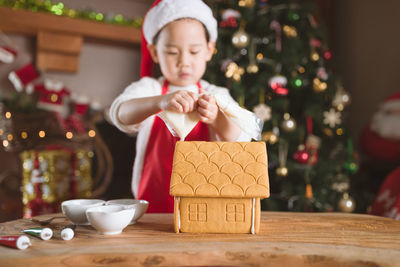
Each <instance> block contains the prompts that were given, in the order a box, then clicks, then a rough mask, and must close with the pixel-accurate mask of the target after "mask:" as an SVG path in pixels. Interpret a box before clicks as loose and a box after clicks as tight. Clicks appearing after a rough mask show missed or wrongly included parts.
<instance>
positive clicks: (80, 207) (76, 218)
mask: <svg viewBox="0 0 400 267" xmlns="http://www.w3.org/2000/svg"><path fill="white" fill-rule="evenodd" d="M104 203H105V201H104V200H101V199H72V200H66V201H63V202H62V203H61V210H62V213H63V214H64V215H65V216H66V217H67V218H68V219H70V220H71V221H72V222H73V223H74V224H78V225H88V224H89V222H88V220H87V217H86V210H87V209H88V208H92V207H97V206H102V205H104Z"/></svg>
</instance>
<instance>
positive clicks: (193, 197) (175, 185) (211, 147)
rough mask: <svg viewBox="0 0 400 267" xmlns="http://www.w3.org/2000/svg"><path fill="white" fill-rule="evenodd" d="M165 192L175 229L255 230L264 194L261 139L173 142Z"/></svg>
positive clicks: (265, 182)
mask: <svg viewBox="0 0 400 267" xmlns="http://www.w3.org/2000/svg"><path fill="white" fill-rule="evenodd" d="M170 194H171V195H172V196H174V199H175V202H174V223H175V232H176V233H179V232H194V233H253V234H254V233H257V232H259V229H260V213H261V207H260V199H263V198H266V197H269V180H268V162H267V152H266V146H265V143H264V142H201V141H198V142H197V141H195V142H186V141H180V142H177V143H176V146H175V154H174V160H173V167H172V174H171V187H170Z"/></svg>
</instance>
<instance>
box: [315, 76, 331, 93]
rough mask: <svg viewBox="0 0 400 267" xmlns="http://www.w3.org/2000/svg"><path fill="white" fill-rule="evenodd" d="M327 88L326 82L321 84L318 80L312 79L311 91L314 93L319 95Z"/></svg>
mask: <svg viewBox="0 0 400 267" xmlns="http://www.w3.org/2000/svg"><path fill="white" fill-rule="evenodd" d="M327 88H328V85H327V83H326V82H321V80H320V79H318V78H314V80H313V89H314V91H315V92H316V93H320V92H323V91H325V90H326V89H327Z"/></svg>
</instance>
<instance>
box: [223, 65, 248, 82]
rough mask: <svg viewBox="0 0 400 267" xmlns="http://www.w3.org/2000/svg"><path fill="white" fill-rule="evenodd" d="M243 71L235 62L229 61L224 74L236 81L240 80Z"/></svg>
mask: <svg viewBox="0 0 400 267" xmlns="http://www.w3.org/2000/svg"><path fill="white" fill-rule="evenodd" d="M243 73H244V68H242V67H239V66H238V65H237V64H236V63H235V62H233V61H232V62H231V63H229V65H228V67H227V68H226V72H225V76H226V77H227V78H233V80H235V81H236V82H238V81H240V80H241V78H242V75H243Z"/></svg>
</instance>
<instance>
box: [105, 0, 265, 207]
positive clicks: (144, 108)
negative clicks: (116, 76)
mask: <svg viewBox="0 0 400 267" xmlns="http://www.w3.org/2000/svg"><path fill="white" fill-rule="evenodd" d="M143 35H144V43H143V44H142V50H144V51H142V56H143V57H142V66H141V67H142V78H141V79H140V80H139V81H137V82H134V83H132V84H131V85H129V86H128V87H127V88H126V89H125V91H124V92H123V93H122V94H121V95H120V96H118V97H117V98H116V99H115V100H114V102H113V103H112V105H111V107H110V117H111V120H112V121H113V123H114V124H115V125H116V126H117V127H118V128H119V129H120V130H122V131H124V132H127V133H136V132H138V136H137V141H136V158H135V163H134V167H133V177H132V190H133V194H134V195H135V197H136V198H137V199H145V200H147V201H149V208H148V212H173V208H174V201H173V197H171V196H170V195H169V186H170V178H171V171H172V159H173V153H174V148H175V143H176V141H178V140H179V139H178V138H177V137H174V136H173V135H172V134H171V133H170V131H169V130H168V128H167V126H166V125H165V123H164V122H163V121H162V120H161V119H160V118H159V116H157V113H158V112H160V111H162V110H166V111H175V112H179V113H189V112H193V111H197V112H198V115H199V118H200V121H199V122H198V124H197V125H196V126H195V128H194V129H193V130H192V131H191V132H190V133H189V134H188V136H187V137H186V138H185V140H186V141H216V140H221V141H250V140H251V138H255V139H256V138H258V137H259V135H260V132H261V128H260V125H259V120H257V117H255V116H254V114H252V113H250V112H249V111H247V110H245V109H242V108H240V107H239V106H238V104H237V103H236V102H235V101H234V100H233V99H232V97H231V96H230V95H229V92H228V90H227V89H225V88H221V87H216V86H214V85H211V84H209V83H208V82H206V81H204V80H201V77H202V76H203V74H204V72H205V70H206V65H207V62H208V61H209V60H210V59H211V57H212V55H213V52H214V46H215V41H216V39H217V22H216V20H215V18H214V17H213V15H212V11H211V9H210V8H209V7H208V6H207V5H206V4H204V3H203V1H201V0H190V1H188V0H164V1H156V3H155V4H153V6H152V7H151V8H150V10H149V11H148V13H147V14H146V16H145V20H144V22H143ZM146 43H147V45H146ZM151 60H152V61H154V62H155V63H158V64H159V66H160V70H161V73H162V75H163V76H162V77H161V78H159V79H154V78H151V77H143V76H151V74H152V73H151V72H152V65H153V64H152V61H151Z"/></svg>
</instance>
